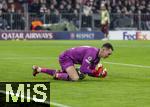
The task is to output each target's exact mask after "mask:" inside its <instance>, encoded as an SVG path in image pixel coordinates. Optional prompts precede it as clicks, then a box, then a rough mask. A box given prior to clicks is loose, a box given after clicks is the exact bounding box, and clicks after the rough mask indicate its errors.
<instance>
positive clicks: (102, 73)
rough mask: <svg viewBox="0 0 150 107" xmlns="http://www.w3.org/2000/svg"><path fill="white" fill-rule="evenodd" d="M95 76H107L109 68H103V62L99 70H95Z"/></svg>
mask: <svg viewBox="0 0 150 107" xmlns="http://www.w3.org/2000/svg"><path fill="white" fill-rule="evenodd" d="M93 76H94V77H98V78H105V77H106V76H107V70H106V68H105V69H104V68H103V65H102V64H99V65H98V69H97V70H93Z"/></svg>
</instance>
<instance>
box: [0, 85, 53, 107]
mask: <svg viewBox="0 0 150 107" xmlns="http://www.w3.org/2000/svg"><path fill="white" fill-rule="evenodd" d="M1 94H3V95H1ZM0 97H1V98H2V100H1V101H0V106H4V105H5V104H7V105H8V104H9V105H10V107H11V104H14V103H15V104H16V105H19V104H21V105H22V104H25V105H26V104H28V105H32V106H33V104H36V103H38V105H39V103H43V104H44V103H48V104H49V103H50V83H49V82H0ZM1 104H4V105H1ZM38 105H36V106H37V107H38ZM32 106H31V107H32Z"/></svg>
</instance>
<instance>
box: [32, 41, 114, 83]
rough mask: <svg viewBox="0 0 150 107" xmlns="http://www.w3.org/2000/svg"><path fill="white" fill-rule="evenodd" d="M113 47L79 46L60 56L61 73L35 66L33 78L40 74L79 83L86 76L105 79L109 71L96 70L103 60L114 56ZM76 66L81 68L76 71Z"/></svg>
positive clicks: (101, 68)
mask: <svg viewBox="0 0 150 107" xmlns="http://www.w3.org/2000/svg"><path fill="white" fill-rule="evenodd" d="M112 51H113V46H112V45H111V44H110V43H105V44H103V46H102V47H101V48H100V49H99V48H95V47H91V46H79V47H75V48H71V49H68V50H66V51H65V52H63V53H62V54H60V56H59V63H60V66H61V68H62V70H61V71H59V70H53V69H48V68H41V67H39V66H33V67H32V69H33V76H36V75H37V74H38V73H47V74H49V75H51V76H53V77H54V79H57V80H67V81H78V80H80V79H83V78H84V77H85V75H86V74H87V75H89V76H92V77H103V78H104V77H105V76H106V75H107V71H106V70H105V69H103V67H102V66H100V67H99V68H98V69H97V70H96V66H97V65H98V63H99V61H100V59H101V58H107V57H109V56H110V55H111V54H112ZM75 64H80V65H81V66H80V68H79V69H76V68H75Z"/></svg>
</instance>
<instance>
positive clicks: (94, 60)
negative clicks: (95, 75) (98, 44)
mask: <svg viewBox="0 0 150 107" xmlns="http://www.w3.org/2000/svg"><path fill="white" fill-rule="evenodd" d="M99 51H100V49H98V48H95V47H91V46H79V47H75V48H71V49H69V50H66V51H65V52H64V53H62V54H61V55H60V56H67V57H68V58H70V59H71V61H72V62H73V64H80V65H81V67H80V71H81V72H82V73H85V74H91V73H92V70H93V69H95V67H96V65H97V64H98V63H99V61H100V57H99V56H98V54H99Z"/></svg>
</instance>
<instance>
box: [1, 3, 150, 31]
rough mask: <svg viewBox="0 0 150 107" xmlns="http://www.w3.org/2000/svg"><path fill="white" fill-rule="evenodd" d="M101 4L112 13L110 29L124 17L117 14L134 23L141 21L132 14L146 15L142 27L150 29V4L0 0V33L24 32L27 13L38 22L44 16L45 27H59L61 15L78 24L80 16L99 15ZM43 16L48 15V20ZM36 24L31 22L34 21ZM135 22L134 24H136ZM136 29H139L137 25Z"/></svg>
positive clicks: (42, 19)
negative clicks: (8, 31) (16, 30)
mask: <svg viewBox="0 0 150 107" xmlns="http://www.w3.org/2000/svg"><path fill="white" fill-rule="evenodd" d="M101 4H105V5H106V8H107V9H108V11H109V13H110V14H112V13H113V15H112V18H111V22H112V23H113V25H112V26H111V27H117V23H118V20H120V19H122V16H121V18H118V17H117V15H115V14H119V15H123V16H125V15H126V16H127V17H123V19H127V20H130V19H134V21H135V22H137V21H138V20H139V17H133V14H136V15H139V14H144V16H143V17H141V23H142V22H143V21H144V23H145V21H146V24H147V23H148V25H149V23H150V0H0V29H25V26H26V23H25V20H26V19H27V18H26V15H27V13H33V14H35V16H34V15H33V16H34V17H36V19H37V17H39V16H37V15H41V16H40V19H41V21H42V22H43V23H58V22H59V21H60V17H59V16H60V15H62V14H72V15H70V17H71V18H70V17H68V16H64V17H65V18H68V19H69V18H70V20H73V19H72V18H74V20H76V22H75V23H76V24H77V23H79V14H80V13H88V15H91V14H99V13H100V6H101ZM7 13H9V15H8V14H7ZM10 14H14V15H10ZM42 14H46V15H47V16H46V18H45V17H43V16H42ZM114 15H115V17H114ZM136 15H135V16H136ZM145 15H146V17H145ZM50 16H52V17H50ZM131 16H132V17H131ZM147 16H148V17H147ZM119 17H120V16H119ZM18 19H19V20H18ZM29 19H30V18H29ZM44 19H48V20H44ZM116 19H117V20H116ZM33 20H34V19H32V18H31V21H33ZM134 21H133V20H132V21H131V22H132V23H134ZM114 22H115V23H114ZM16 25H20V26H16ZM134 26H138V24H136V25H134ZM149 27H150V26H146V27H145V28H144V29H150V28H149Z"/></svg>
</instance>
